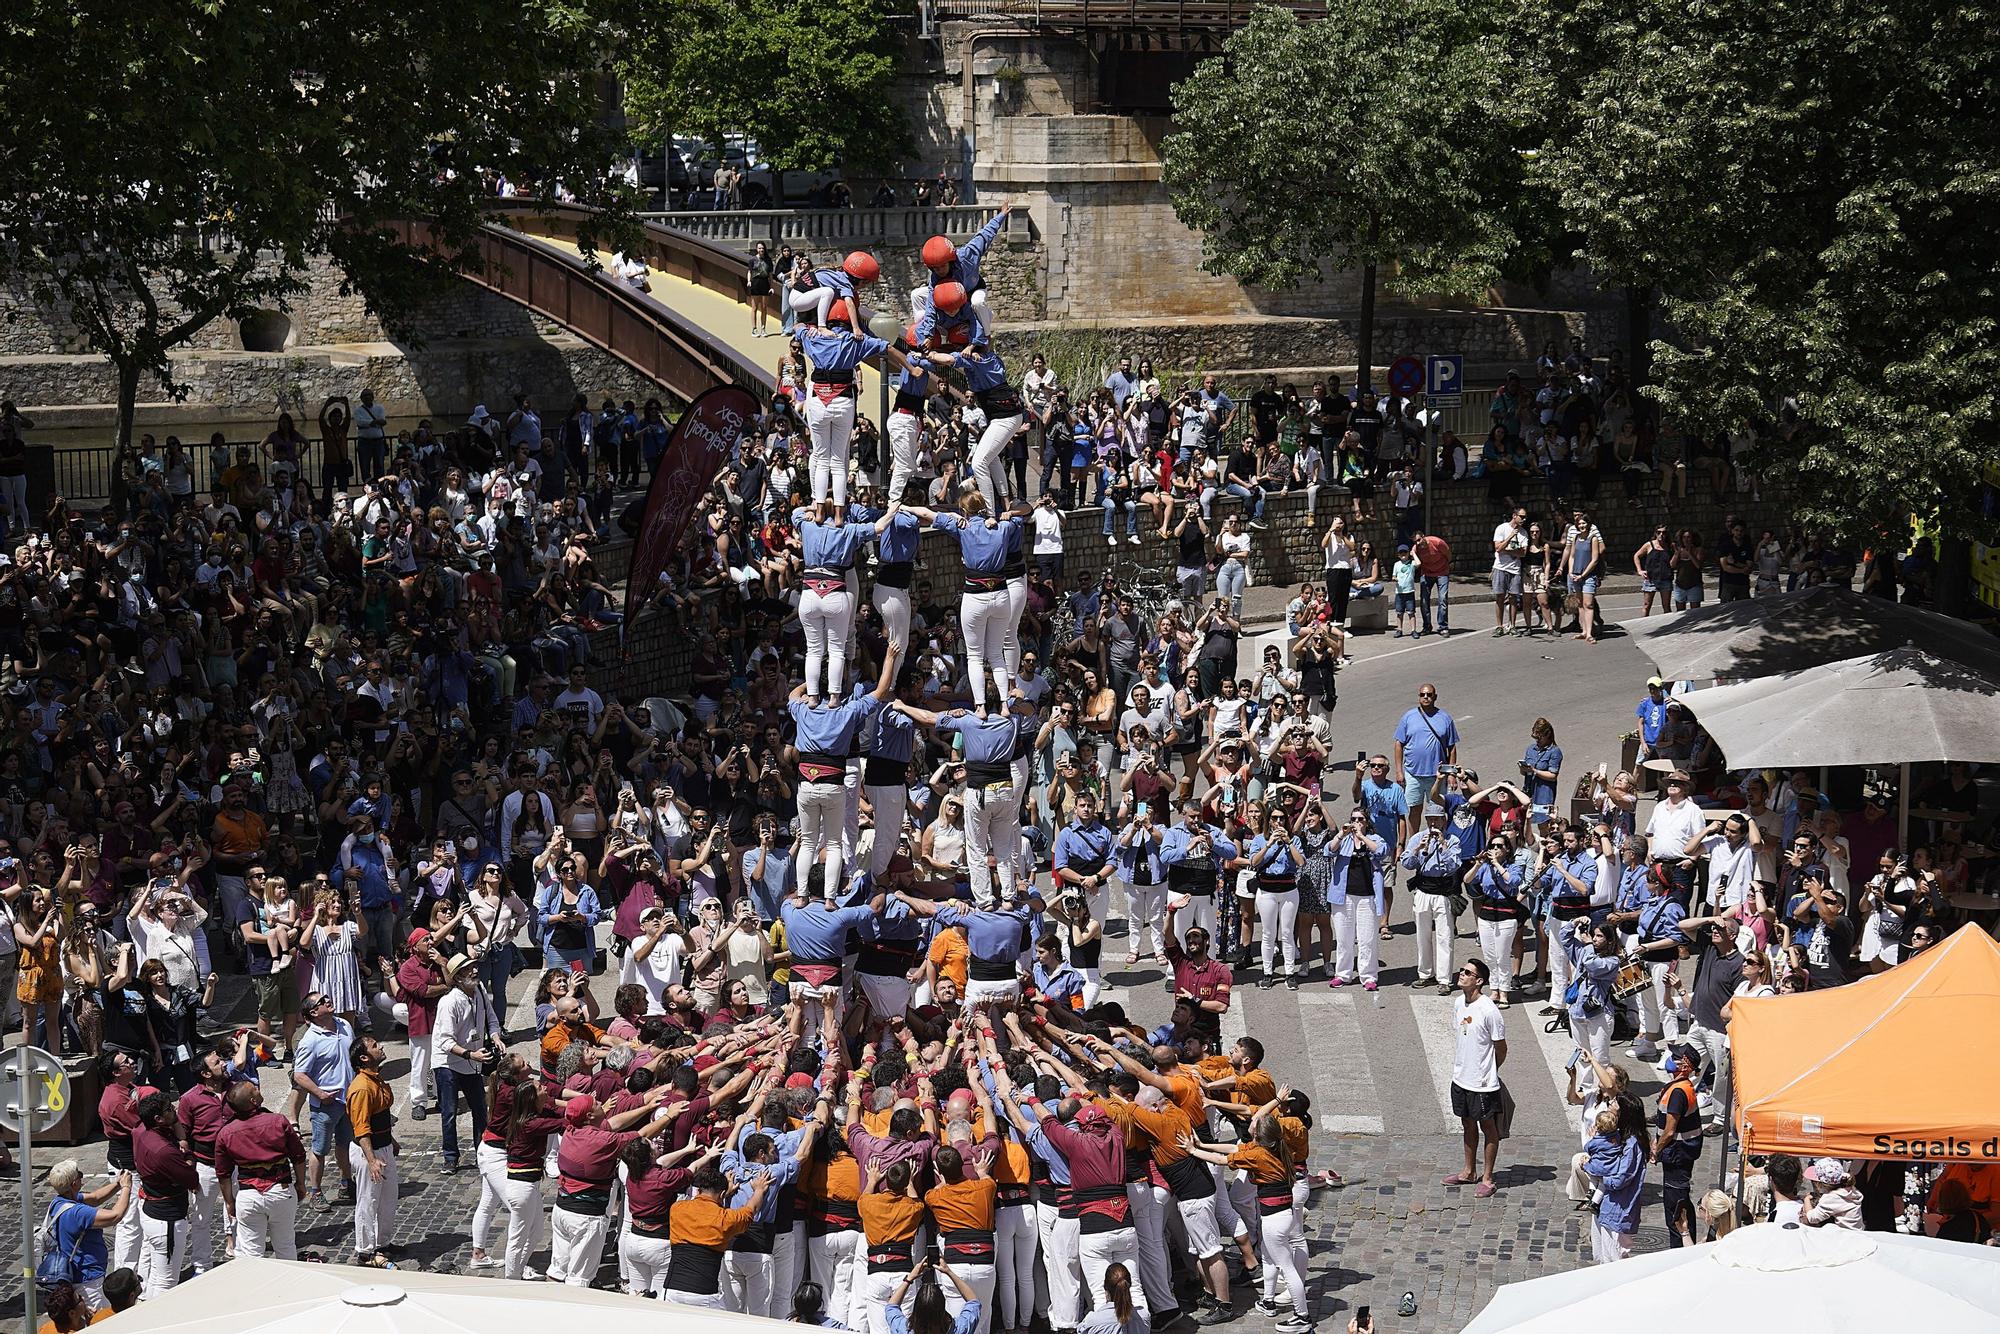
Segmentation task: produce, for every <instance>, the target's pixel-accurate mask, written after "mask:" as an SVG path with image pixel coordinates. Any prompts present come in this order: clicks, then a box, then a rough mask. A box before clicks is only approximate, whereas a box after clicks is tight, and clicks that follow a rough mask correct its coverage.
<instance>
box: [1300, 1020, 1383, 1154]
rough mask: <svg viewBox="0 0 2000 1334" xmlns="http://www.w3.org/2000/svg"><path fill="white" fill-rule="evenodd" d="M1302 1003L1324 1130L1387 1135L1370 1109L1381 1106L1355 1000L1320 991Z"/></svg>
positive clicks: (1313, 1076)
mask: <svg viewBox="0 0 2000 1334" xmlns="http://www.w3.org/2000/svg"><path fill="white" fill-rule="evenodd" d="M1297 998H1298V1001H1299V1020H1300V1022H1301V1023H1302V1024H1303V1025H1304V1026H1305V1032H1306V1044H1305V1047H1306V1054H1307V1056H1308V1058H1309V1059H1310V1060H1311V1063H1312V1082H1313V1105H1314V1106H1315V1107H1318V1108H1319V1109H1320V1112H1321V1115H1320V1128H1321V1129H1323V1130H1327V1131H1331V1132H1333V1133H1334V1134H1342V1135H1380V1134H1382V1133H1383V1123H1382V1117H1381V1116H1380V1115H1379V1114H1377V1113H1375V1112H1374V1111H1372V1110H1370V1109H1372V1108H1376V1107H1379V1106H1381V1101H1380V1097H1379V1095H1378V1094H1377V1093H1376V1090H1375V1071H1374V1066H1373V1063H1372V1062H1370V1061H1369V1059H1368V1044H1367V1039H1366V1038H1365V1037H1364V1036H1363V1034H1362V1031H1361V1017H1360V1015H1359V1014H1358V1013H1356V1010H1355V1004H1354V997H1353V996H1352V995H1351V994H1350V993H1348V992H1346V991H1326V990H1322V989H1317V988H1316V989H1314V990H1311V991H1300V992H1298V993H1297Z"/></svg>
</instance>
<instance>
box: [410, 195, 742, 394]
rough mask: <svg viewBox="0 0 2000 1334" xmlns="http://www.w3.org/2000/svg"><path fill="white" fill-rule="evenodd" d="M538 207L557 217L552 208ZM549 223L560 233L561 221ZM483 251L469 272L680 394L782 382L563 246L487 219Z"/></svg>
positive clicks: (736, 280) (420, 231) (732, 262)
mask: <svg viewBox="0 0 2000 1334" xmlns="http://www.w3.org/2000/svg"><path fill="white" fill-rule="evenodd" d="M558 207H561V206H558ZM534 211H535V212H536V213H537V214H539V215H541V216H542V217H543V219H544V220H545V221H551V222H552V221H553V220H552V219H549V217H548V214H549V212H550V211H549V210H548V209H544V208H540V207H537V208H536V209H535V210H534ZM583 212H585V210H578V213H579V214H581V213H583ZM573 221H574V219H572V222H573ZM557 225H559V224H557ZM396 226H397V227H398V228H400V229H402V230H403V231H404V232H405V233H406V236H407V239H409V240H412V241H418V240H422V239H424V238H425V236H426V233H427V230H428V229H427V227H426V225H425V224H423V223H420V222H419V223H407V222H406V223H398V224H396ZM548 230H550V231H552V232H554V231H555V230H556V227H555V226H551V227H549V228H548ZM650 230H657V229H650ZM558 234H559V233H558ZM689 243H691V245H690V244H689ZM695 248H699V249H701V250H708V249H712V248H711V247H707V246H706V245H704V244H703V243H701V242H698V241H694V240H693V238H687V239H686V242H683V243H682V245H681V249H683V250H684V251H685V250H690V249H695ZM479 250H480V257H481V263H480V264H479V265H478V267H477V268H475V269H473V270H471V271H469V272H467V274H466V275H465V276H466V277H468V278H470V279H471V280H472V281H474V282H477V283H479V284H481V285H482V286H485V287H487V288H489V289H491V290H492V291H494V292H497V293H499V294H500V295H501V296H504V297H506V298H507V299H509V300H510V301H516V302H519V303H520V304H521V305H524V306H526V307H527V308H528V309H530V310H532V311H534V312H536V313H537V314H539V315H543V316H545V317H547V318H549V319H551V320H554V321H555V322H556V323H558V324H561V325H563V326H564V327H565V328H567V329H569V330H570V331H571V332H572V333H574V334H576V335H577V336H578V337H579V338H582V339H583V340H584V341H585V342H588V343H591V344H593V345H595V346H597V347H600V348H602V349H603V350H604V351H606V352H609V353H610V354H611V355H612V356H614V357H617V358H618V359H619V360H620V361H623V362H624V363H625V364H626V365H628V366H631V367H632V368H634V369H635V370H637V371H639V372H640V373H641V374H643V375H645V376H647V377H648V378H650V379H653V380H656V381H658V382H659V383H661V384H663V385H665V386H666V387H667V388H668V389H670V390H672V391H673V392H674V393H675V394H677V395H679V396H680V397H682V398H686V399H691V398H693V397H694V396H695V395H697V394H699V393H701V392H702V391H703V390H705V389H707V388H709V387H710V386H712V385H717V384H738V385H741V386H743V387H744V388H745V389H748V390H750V392H752V393H753V394H757V395H758V396H759V397H766V396H768V395H769V394H770V393H771V392H772V391H773V389H774V388H775V387H776V381H775V379H774V378H773V376H772V374H771V373H770V372H769V371H766V370H762V369H760V368H758V367H756V366H753V365H752V364H750V363H749V362H748V361H745V360H744V359H743V358H741V357H739V356H737V355H736V354H735V353H734V352H733V351H732V350H731V349H730V348H729V347H728V346H727V345H726V344H724V343H723V342H722V341H721V340H720V339H718V338H715V337H714V336H712V335H711V334H709V333H708V332H707V331H705V330H703V329H701V328H698V327H697V326H695V325H692V324H690V323H688V322H687V321H686V320H685V319H683V318H682V317H681V316H679V315H677V314H676V313H675V312H673V311H672V310H670V309H668V308H667V307H666V306H665V305H663V304H662V303H660V302H659V301H656V300H654V299H653V298H652V297H650V296H647V295H645V294H644V293H642V292H639V291H636V290H634V289H633V288H630V287H628V286H626V285H625V284H623V283H621V282H619V281H617V280H616V279H615V278H613V277H612V276H611V275H610V274H608V273H607V272H605V271H604V270H603V269H602V268H592V267H591V266H590V265H588V264H586V263H585V262H584V261H583V260H582V259H581V258H580V257H579V256H577V255H574V254H571V253H570V252H568V251H566V250H564V249H562V248H560V247H558V246H554V245H551V244H549V243H548V242H547V241H543V240H540V239H538V238H536V237H533V236H529V235H526V234H525V233H522V232H518V231H515V230H512V229H511V228H508V227H505V226H501V225H498V224H489V225H488V226H486V227H484V228H482V229H481V230H480V234H479ZM724 258H725V256H724V255H723V252H716V254H715V256H713V257H712V258H711V259H710V260H709V261H708V262H709V263H710V264H711V265H719V264H720V263H722V262H723V259H724ZM726 258H727V262H728V264H729V270H728V272H729V275H730V277H731V278H732V283H731V286H730V288H729V289H728V290H730V291H731V293H732V295H733V294H735V293H738V292H740V291H741V288H742V283H741V279H740V277H739V276H738V274H739V268H738V266H739V263H740V261H739V260H737V259H736V258H735V257H734V256H727V257H726ZM649 262H651V258H650V257H649ZM659 267H666V266H664V265H662V266H659ZM683 276H687V275H686V274H683ZM704 285H707V284H704Z"/></svg>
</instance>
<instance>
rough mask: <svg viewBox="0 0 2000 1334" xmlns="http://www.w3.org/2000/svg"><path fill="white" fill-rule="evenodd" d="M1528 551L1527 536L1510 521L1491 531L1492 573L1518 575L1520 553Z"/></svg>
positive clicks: (1519, 570)
mask: <svg viewBox="0 0 2000 1334" xmlns="http://www.w3.org/2000/svg"><path fill="white" fill-rule="evenodd" d="M1527 549H1528V535H1527V534H1526V533H1524V532H1522V531H1521V529H1520V527H1519V525H1517V524H1516V523H1515V522H1514V521H1513V520H1512V519H1507V520H1505V521H1503V522H1502V523H1501V524H1500V526H1499V527H1498V528H1495V529H1494V530H1493V573H1495V574H1519V573H1520V572H1521V553H1522V552H1524V551H1526V550H1527Z"/></svg>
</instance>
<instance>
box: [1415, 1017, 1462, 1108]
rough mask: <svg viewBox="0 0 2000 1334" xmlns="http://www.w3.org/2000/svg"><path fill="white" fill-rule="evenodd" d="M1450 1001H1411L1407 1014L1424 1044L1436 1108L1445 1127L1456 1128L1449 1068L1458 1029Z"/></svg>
mask: <svg viewBox="0 0 2000 1334" xmlns="http://www.w3.org/2000/svg"><path fill="white" fill-rule="evenodd" d="M1451 1011H1452V1007H1451V1006H1450V1005H1412V1006H1411V1007H1410V1018H1411V1019H1412V1020H1413V1021H1414V1022H1415V1023H1416V1026H1417V1036H1418V1038H1419V1039H1421V1040H1422V1042H1423V1044H1424V1059H1425V1060H1426V1061H1427V1062H1428V1063H1429V1065H1430V1070H1431V1089H1432V1091H1433V1092H1435V1093H1436V1094H1437V1100H1438V1111H1439V1113H1440V1114H1441V1115H1442V1116H1443V1118H1444V1127H1445V1129H1447V1130H1455V1129H1457V1128H1458V1118H1457V1117H1456V1116H1453V1115H1452V1112H1451V1068H1452V1065H1453V1063H1454V1061H1455V1059H1456V1057H1457V1055H1458V1033H1457V1031H1456V1029H1455V1027H1454V1025H1453V1023H1452V1017H1451Z"/></svg>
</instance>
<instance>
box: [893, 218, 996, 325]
mask: <svg viewBox="0 0 2000 1334" xmlns="http://www.w3.org/2000/svg"><path fill="white" fill-rule="evenodd" d="M1013 211H1014V205H1013V204H1012V203H1011V202H1010V203H1007V204H1003V205H1002V206H1001V208H1000V211H999V212H998V213H996V214H994V215H993V217H992V220H991V221H989V222H988V223H987V224H986V225H985V226H984V227H981V228H980V229H979V232H978V234H977V235H975V236H974V237H973V238H972V239H971V240H970V241H967V242H966V243H965V244H964V245H963V246H954V245H953V244H952V243H951V241H950V240H949V239H947V238H946V237H942V236H933V237H932V238H931V239H930V240H928V241H926V242H924V249H923V259H924V267H925V268H927V269H929V270H930V280H929V281H928V282H926V283H925V284H924V285H923V286H922V287H918V288H915V289H913V290H912V291H911V293H910V309H911V311H912V313H913V314H914V316H915V318H916V321H917V327H918V331H919V332H920V333H921V334H922V335H923V337H924V338H925V339H926V340H928V339H929V337H930V335H931V333H932V332H933V330H932V329H931V328H929V327H927V325H926V321H925V317H926V316H927V315H929V314H930V312H931V309H932V303H933V302H934V301H935V300H936V299H937V291H938V288H939V287H940V286H941V285H943V284H945V283H956V284H958V286H959V288H960V289H961V290H962V291H963V292H964V294H965V297H966V300H967V302H968V303H969V304H970V305H971V307H972V310H971V312H970V315H969V319H970V320H971V321H973V322H976V323H977V324H978V325H979V327H980V328H982V329H988V328H991V327H992V317H991V315H990V314H989V313H988V311H987V305H986V281H985V279H983V278H981V277H980V276H979V262H980V260H981V259H983V258H984V257H985V255H986V250H987V247H989V246H991V245H992V244H993V242H994V239H995V238H996V237H998V236H999V235H1000V229H1001V228H1002V227H1004V226H1006V225H1007V215H1008V214H1009V213H1011V212H1013Z"/></svg>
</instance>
